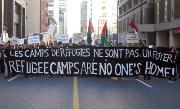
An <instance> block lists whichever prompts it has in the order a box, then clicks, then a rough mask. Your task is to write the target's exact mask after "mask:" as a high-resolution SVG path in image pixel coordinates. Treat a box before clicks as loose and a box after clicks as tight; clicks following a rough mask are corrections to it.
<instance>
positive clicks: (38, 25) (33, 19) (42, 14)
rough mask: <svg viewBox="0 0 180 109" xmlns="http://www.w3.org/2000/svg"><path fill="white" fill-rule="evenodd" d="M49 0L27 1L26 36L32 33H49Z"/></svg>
mask: <svg viewBox="0 0 180 109" xmlns="http://www.w3.org/2000/svg"><path fill="white" fill-rule="evenodd" d="M47 30H48V0H27V29H26V36H27V35H29V34H31V33H40V32H47Z"/></svg>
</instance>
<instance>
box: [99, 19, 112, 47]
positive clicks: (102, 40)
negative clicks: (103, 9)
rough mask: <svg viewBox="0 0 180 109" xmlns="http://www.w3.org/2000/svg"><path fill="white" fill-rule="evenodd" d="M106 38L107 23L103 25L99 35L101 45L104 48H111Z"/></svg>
mask: <svg viewBox="0 0 180 109" xmlns="http://www.w3.org/2000/svg"><path fill="white" fill-rule="evenodd" d="M107 37H108V30H107V22H106V23H105V24H104V27H103V30H102V34H101V43H102V44H103V46H104V47H111V44H110V43H109V41H108V40H107Z"/></svg>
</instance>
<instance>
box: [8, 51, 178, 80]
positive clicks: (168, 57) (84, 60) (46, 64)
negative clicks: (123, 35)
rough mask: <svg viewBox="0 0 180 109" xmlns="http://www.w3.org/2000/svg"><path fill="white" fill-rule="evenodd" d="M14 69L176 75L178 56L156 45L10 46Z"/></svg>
mask: <svg viewBox="0 0 180 109" xmlns="http://www.w3.org/2000/svg"><path fill="white" fill-rule="evenodd" d="M7 51H8V52H5V53H8V54H7V58H6V62H7V64H8V69H9V71H10V72H15V73H27V74H54V75H57V74H59V75H87V76H134V75H140V74H150V75H153V76H157V77H168V76H169V75H172V76H174V75H175V65H174V58H175V56H174V55H173V54H172V53H164V52H162V51H158V50H153V49H137V48H134V49H133V48H128V49H127V48H125V49H123V48H120V49H119V48H118V49H116V48H99V49H97V48H55V49H31V50H7Z"/></svg>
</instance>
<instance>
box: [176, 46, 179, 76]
mask: <svg viewBox="0 0 180 109" xmlns="http://www.w3.org/2000/svg"><path fill="white" fill-rule="evenodd" d="M176 71H177V74H178V78H180V48H177V54H176Z"/></svg>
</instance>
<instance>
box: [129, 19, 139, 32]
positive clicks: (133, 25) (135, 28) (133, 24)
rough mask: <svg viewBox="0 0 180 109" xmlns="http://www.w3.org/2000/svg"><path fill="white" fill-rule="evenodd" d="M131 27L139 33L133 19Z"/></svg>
mask: <svg viewBox="0 0 180 109" xmlns="http://www.w3.org/2000/svg"><path fill="white" fill-rule="evenodd" d="M129 25H130V26H131V28H133V29H134V30H135V31H136V32H139V29H138V27H137V26H136V23H135V21H134V20H133V19H132V20H131V22H130V23H129Z"/></svg>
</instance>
